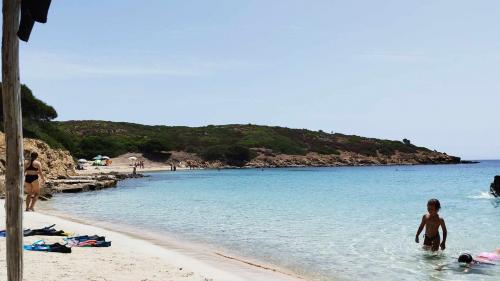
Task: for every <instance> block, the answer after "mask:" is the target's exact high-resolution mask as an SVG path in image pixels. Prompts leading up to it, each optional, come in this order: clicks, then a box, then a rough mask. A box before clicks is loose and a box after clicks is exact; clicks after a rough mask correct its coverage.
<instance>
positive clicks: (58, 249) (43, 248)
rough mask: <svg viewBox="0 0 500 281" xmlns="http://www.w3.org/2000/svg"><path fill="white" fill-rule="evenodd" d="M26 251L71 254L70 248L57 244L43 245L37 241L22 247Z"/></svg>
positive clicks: (40, 241) (43, 242) (42, 242)
mask: <svg viewBox="0 0 500 281" xmlns="http://www.w3.org/2000/svg"><path fill="white" fill-rule="evenodd" d="M23 248H24V249H25V250H28V251H37V252H53V253H65V254H69V253H71V248H70V247H67V246H66V245H61V244H59V243H54V244H45V241H43V240H38V241H36V242H35V243H33V244H31V245H24V247H23Z"/></svg>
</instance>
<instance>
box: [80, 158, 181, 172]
mask: <svg viewBox="0 0 500 281" xmlns="http://www.w3.org/2000/svg"><path fill="white" fill-rule="evenodd" d="M129 157H136V158H137V159H138V160H142V161H144V169H142V168H137V173H144V172H158V171H170V164H168V163H166V162H156V161H151V160H148V159H147V158H145V157H143V156H142V154H140V153H127V154H123V155H120V156H119V157H116V158H111V161H112V164H111V165H110V166H92V165H91V164H90V163H87V164H85V165H84V167H85V170H77V171H76V172H77V173H78V174H79V175H91V174H99V173H111V172H118V173H128V174H131V173H132V171H133V165H132V163H133V161H131V160H129V159H128V158H129ZM182 164H184V163H181V165H182ZM177 169H178V170H183V169H184V170H185V169H187V168H186V167H184V166H180V167H179V166H178V167H177Z"/></svg>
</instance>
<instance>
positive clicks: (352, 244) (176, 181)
mask: <svg viewBox="0 0 500 281" xmlns="http://www.w3.org/2000/svg"><path fill="white" fill-rule="evenodd" d="M496 174H500V161H484V162H482V163H481V164H475V165H431V166H390V167H341V168H294V169H265V170H263V171H261V170H260V169H241V170H222V171H216V170H198V171H177V172H164V173H153V174H151V176H150V177H148V178H143V179H134V180H127V181H123V182H120V183H119V185H118V188H116V189H109V190H104V191H97V192H89V193H81V194H71V195H67V194H61V195H58V196H57V198H56V200H52V201H51V202H50V207H52V208H54V209H56V210H59V211H64V212H67V213H70V214H73V215H75V216H79V217H83V218H89V219H99V220H101V221H110V222H116V223H120V224H129V225H132V226H134V227H139V228H144V229H148V230H152V231H155V232H165V233H169V234H171V235H174V236H178V237H181V238H182V239H187V240H191V241H196V242H201V243H205V244H208V245H212V246H215V247H222V248H225V249H228V250H229V251H231V252H233V253H237V254H239V255H241V256H247V257H251V258H255V259H258V260H261V261H264V262H266V263H271V264H275V265H277V266H280V267H284V268H288V269H290V270H293V271H294V272H296V273H298V274H302V275H305V276H309V277H311V279H313V280H333V279H335V280H337V279H341V280H500V279H499V278H500V264H499V265H498V266H492V267H488V268H480V269H477V270H472V271H471V272H469V273H464V272H463V270H461V268H460V267H459V266H458V265H456V264H454V263H453V260H454V259H455V258H456V257H457V256H458V255H459V254H460V253H461V252H470V253H478V252H483V251H490V250H494V249H495V248H496V247H499V248H500V207H499V208H495V206H494V205H493V204H492V201H491V200H490V197H489V195H488V194H487V193H486V191H487V190H488V189H489V184H490V182H491V181H492V179H493V176H494V175H496ZM433 197H435V198H438V199H439V200H440V201H441V204H442V207H443V208H442V210H441V212H440V214H441V215H442V216H443V217H444V219H445V221H446V224H447V227H448V241H447V249H446V250H445V251H444V252H439V253H438V254H431V253H427V252H424V251H422V250H421V249H420V246H419V245H417V244H416V243H415V242H414V237H415V232H416V230H417V227H418V225H419V223H420V220H421V217H422V215H423V214H424V213H425V211H426V202H427V200H428V199H430V198H433ZM422 240H423V239H421V241H422ZM448 263H450V265H449V266H446V267H445V269H446V270H442V271H438V270H436V268H437V267H438V266H440V265H445V264H448Z"/></svg>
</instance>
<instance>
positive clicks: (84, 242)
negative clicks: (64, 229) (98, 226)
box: [64, 235, 111, 247]
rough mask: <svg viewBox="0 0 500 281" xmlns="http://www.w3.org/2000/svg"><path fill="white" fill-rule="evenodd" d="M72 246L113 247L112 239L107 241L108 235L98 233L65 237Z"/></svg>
mask: <svg viewBox="0 0 500 281" xmlns="http://www.w3.org/2000/svg"><path fill="white" fill-rule="evenodd" d="M64 240H65V241H66V244H67V245H68V246H70V247H111V241H106V237H104V236H98V235H92V236H89V235H83V236H75V237H69V238H65V239H64Z"/></svg>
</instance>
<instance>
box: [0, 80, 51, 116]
mask: <svg viewBox="0 0 500 281" xmlns="http://www.w3.org/2000/svg"><path fill="white" fill-rule="evenodd" d="M1 98H2V89H1V83H0V120H3V104H2V99H1ZM21 105H22V114H23V118H24V119H29V120H33V121H50V120H52V119H55V118H57V111H56V110H55V109H54V108H53V107H52V106H50V105H48V104H46V103H45V102H43V101H41V100H39V99H37V98H36V97H35V96H34V95H33V93H32V92H31V90H30V88H28V86H26V85H21Z"/></svg>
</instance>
